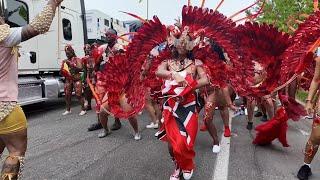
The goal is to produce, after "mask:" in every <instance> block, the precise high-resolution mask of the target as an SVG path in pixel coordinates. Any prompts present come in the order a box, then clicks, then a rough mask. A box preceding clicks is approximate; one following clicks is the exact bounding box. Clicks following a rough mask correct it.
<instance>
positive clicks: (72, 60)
mask: <svg viewBox="0 0 320 180" xmlns="http://www.w3.org/2000/svg"><path fill="white" fill-rule="evenodd" d="M65 53H66V56H67V58H68V59H66V60H64V61H63V62H62V67H61V74H62V75H63V76H64V77H65V85H64V92H65V101H66V108H67V109H66V111H65V112H64V113H63V114H62V115H64V116H65V115H68V114H70V113H71V98H72V91H73V89H74V90H75V94H76V96H77V99H78V100H79V102H80V105H81V112H80V113H79V115H80V116H83V115H85V114H86V113H87V112H86V110H85V107H84V98H83V96H82V90H83V86H82V85H83V83H82V80H81V75H82V74H81V73H83V64H82V59H81V58H78V57H77V56H76V54H75V52H74V49H73V48H72V46H71V45H66V46H65Z"/></svg>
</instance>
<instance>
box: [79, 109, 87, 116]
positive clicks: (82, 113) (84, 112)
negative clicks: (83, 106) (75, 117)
mask: <svg viewBox="0 0 320 180" xmlns="http://www.w3.org/2000/svg"><path fill="white" fill-rule="evenodd" d="M85 114H87V111H83V110H82V111H81V112H80V113H79V116H83V115H85Z"/></svg>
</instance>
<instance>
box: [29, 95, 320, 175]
mask: <svg viewBox="0 0 320 180" xmlns="http://www.w3.org/2000/svg"><path fill="white" fill-rule="evenodd" d="M76 104H77V102H76V101H75V102H73V108H72V114H71V115H68V116H62V115H61V114H62V113H63V112H64V103H63V101H62V100H55V101H51V102H48V103H44V104H37V105H32V106H27V107H24V109H25V112H26V114H27V118H28V122H29V129H28V135H29V142H28V143H29V144H28V151H27V155H26V156H27V160H26V165H25V170H24V179H31V180H38V179H39V180H44V179H59V180H60V179H74V180H79V179H84V180H89V179H104V180H127V179H130V180H166V179H169V176H170V174H171V172H172V170H173V164H172V162H171V161H170V158H169V155H168V151H167V145H166V144H165V143H163V142H160V141H158V140H157V139H156V138H155V137H154V133H155V132H156V130H150V129H146V128H145V126H146V125H147V124H148V123H149V119H148V116H147V115H146V113H143V115H141V116H139V126H140V130H141V134H142V140H141V141H134V140H133V135H132V133H133V131H132V129H131V127H130V125H129V124H128V122H127V121H125V120H123V121H122V123H123V128H122V129H120V130H119V131H115V132H112V134H111V135H110V136H108V137H106V138H104V139H99V138H98V137H97V136H98V133H99V132H100V131H95V132H87V127H89V125H90V124H91V123H93V122H95V121H96V115H95V113H94V112H93V111H90V112H89V113H88V114H87V115H85V116H82V117H80V116H78V113H79V112H80V108H79V106H77V105H76ZM216 114H217V115H216V117H215V121H216V125H217V128H218V129H219V135H221V134H222V127H223V125H222V120H221V118H220V116H219V113H216ZM112 123H113V118H111V119H110V122H109V124H110V125H111V124H112ZM255 123H256V124H258V123H260V122H259V121H258V120H256V121H255ZM289 124H290V125H289V130H288V141H289V144H290V145H291V146H290V147H289V148H283V147H282V146H281V145H280V143H278V142H277V141H275V142H274V143H273V144H272V145H270V146H265V147H259V146H255V145H252V143H251V142H252V139H253V137H254V136H255V133H254V131H252V132H249V131H248V130H246V129H245V126H246V120H245V117H244V116H239V117H236V118H234V119H233V121H232V129H233V136H232V138H231V143H230V144H228V146H230V152H227V154H229V155H230V157H229V161H227V162H228V163H227V164H224V165H223V168H227V170H228V171H227V172H228V173H227V174H221V176H220V175H218V176H217V175H216V176H215V177H218V178H217V179H229V180H260V179H261V180H262V179H265V180H276V179H281V180H287V179H288V180H289V179H290V180H291V179H295V175H296V172H297V170H298V169H299V167H300V166H301V165H302V162H303V148H304V146H305V143H306V140H307V138H308V132H309V130H310V127H311V121H310V120H301V121H300V122H290V123H289ZM211 143H212V140H211V138H210V136H209V134H208V133H207V132H205V133H204V132H199V133H198V137H197V141H196V146H195V147H196V153H197V154H196V165H197V167H196V171H195V174H194V176H193V179H195V180H211V179H213V176H214V172H215V169H216V168H217V167H216V164H217V165H220V163H217V162H216V161H217V155H215V154H213V153H212V152H211ZM224 150H225V149H222V151H224ZM312 168H313V173H314V175H313V176H312V178H311V179H314V180H316V179H320V163H319V157H318V156H317V157H316V158H315V161H314V163H313V164H312Z"/></svg>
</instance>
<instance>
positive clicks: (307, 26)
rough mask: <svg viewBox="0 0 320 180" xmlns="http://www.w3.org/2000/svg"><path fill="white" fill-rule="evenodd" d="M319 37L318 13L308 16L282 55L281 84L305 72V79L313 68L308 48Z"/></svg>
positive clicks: (319, 21)
mask: <svg viewBox="0 0 320 180" xmlns="http://www.w3.org/2000/svg"><path fill="white" fill-rule="evenodd" d="M319 37H320V11H318V12H315V13H314V14H313V15H310V16H309V18H308V19H307V20H306V21H305V22H304V23H302V24H300V26H299V28H298V30H297V31H296V32H295V33H294V35H293V37H292V44H291V46H290V47H289V48H287V50H286V51H285V52H284V53H283V55H282V59H283V61H282V65H281V72H282V74H281V79H280V81H281V84H285V83H286V82H287V81H288V80H289V79H290V78H291V77H292V76H293V75H294V74H301V73H302V72H305V74H306V76H307V77H310V76H313V75H312V74H310V73H311V72H313V69H314V68H315V66H314V65H315V64H314V63H313V61H312V59H313V56H312V55H311V56H310V52H308V51H309V50H310V48H311V47H312V46H313V45H314V43H315V42H316V41H317V40H318V38H319ZM308 79H309V80H308V81H307V82H304V83H305V84H307V85H306V86H308V85H310V83H311V78H308Z"/></svg>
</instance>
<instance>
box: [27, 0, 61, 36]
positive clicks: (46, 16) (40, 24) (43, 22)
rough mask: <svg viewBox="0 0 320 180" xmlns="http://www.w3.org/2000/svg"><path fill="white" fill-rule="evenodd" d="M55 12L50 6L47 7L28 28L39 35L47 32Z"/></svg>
mask: <svg viewBox="0 0 320 180" xmlns="http://www.w3.org/2000/svg"><path fill="white" fill-rule="evenodd" d="M54 15H55V10H54V9H53V7H52V6H50V5H47V6H46V7H45V8H44V9H43V10H42V12H40V13H39V14H38V15H37V16H36V17H35V18H34V19H33V20H32V22H31V23H30V26H31V27H32V28H33V29H34V30H35V31H37V32H38V33H40V34H44V33H46V32H48V31H49V29H50V26H51V23H52V20H53V18H54Z"/></svg>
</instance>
